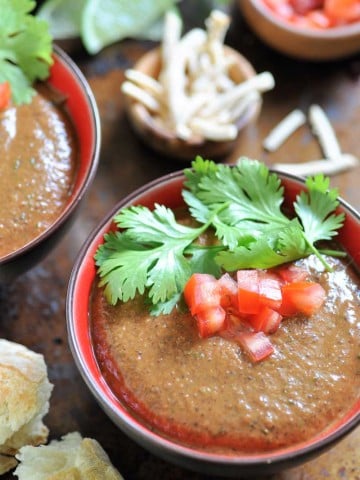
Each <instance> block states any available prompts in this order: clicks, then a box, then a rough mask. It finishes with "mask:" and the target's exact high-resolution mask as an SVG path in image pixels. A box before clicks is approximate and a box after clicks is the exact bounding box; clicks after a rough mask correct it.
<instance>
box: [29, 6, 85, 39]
mask: <svg viewBox="0 0 360 480" xmlns="http://www.w3.org/2000/svg"><path fill="white" fill-rule="evenodd" d="M86 2H87V0H47V1H46V2H44V4H43V5H42V6H41V7H40V9H39V11H38V13H37V16H38V17H40V18H42V19H43V20H46V21H47V22H48V24H49V30H50V33H51V35H52V36H53V37H54V38H55V39H59V40H60V39H66V38H74V37H79V36H80V30H81V17H82V12H83V9H84V6H85V3H86Z"/></svg>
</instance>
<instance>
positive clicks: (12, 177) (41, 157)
mask: <svg viewBox="0 0 360 480" xmlns="http://www.w3.org/2000/svg"><path fill="white" fill-rule="evenodd" d="M0 138H1V168H0V257H2V256H4V255H7V254H9V253H11V252H13V251H15V250H17V249H18V248H21V247H23V246H24V245H26V244H27V243H28V242H30V241H31V240H33V239H34V238H36V237H37V236H38V235H40V234H41V233H42V232H44V231H45V230H47V229H48V228H49V227H50V226H51V225H52V223H53V222H54V221H55V220H56V218H57V217H58V216H59V214H60V212H61V211H62V210H63V209H64V207H65V205H66V203H67V201H68V199H69V196H70V194H71V191H72V186H73V183H74V177H75V172H76V168H77V144H76V136H75V132H74V128H73V126H72V124H71V122H70V119H69V118H68V115H67V114H66V112H65V111H64V109H63V108H62V107H61V102H60V103H59V98H58V95H57V94H56V93H55V92H53V91H51V90H50V89H49V88H48V87H47V86H46V85H45V84H41V85H40V86H38V88H37V94H36V95H35V96H34V98H33V100H32V102H31V103H30V104H28V105H21V106H12V107H9V108H8V109H6V110H4V111H3V112H0Z"/></svg>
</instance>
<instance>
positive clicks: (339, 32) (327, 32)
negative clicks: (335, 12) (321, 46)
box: [240, 0, 360, 41]
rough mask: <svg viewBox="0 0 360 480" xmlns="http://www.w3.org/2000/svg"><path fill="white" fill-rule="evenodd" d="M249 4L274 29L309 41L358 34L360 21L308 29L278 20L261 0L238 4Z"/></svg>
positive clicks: (243, 0)
mask: <svg viewBox="0 0 360 480" xmlns="http://www.w3.org/2000/svg"><path fill="white" fill-rule="evenodd" d="M244 2H245V3H247V2H248V3H249V4H251V6H252V7H253V8H254V9H255V10H257V12H258V14H260V15H261V16H262V17H264V18H266V19H267V20H268V21H269V22H271V23H272V24H274V25H275V26H276V27H278V28H279V29H282V30H286V31H287V32H288V33H290V34H298V35H302V36H304V37H309V38H311V39H314V40H315V39H317V40H334V41H335V40H339V39H345V38H347V37H350V38H351V37H353V36H354V35H359V34H360V20H359V21H357V22H353V23H349V24H346V25H339V26H336V27H332V28H327V29H323V30H320V29H319V30H317V29H315V28H314V29H310V28H306V27H303V26H297V25H292V24H291V23H289V22H286V21H285V20H281V19H279V18H278V17H277V16H276V15H275V14H274V13H273V12H272V11H271V10H270V8H268V7H267V6H266V5H265V4H264V3H263V2H262V0H240V4H241V5H242V4H244Z"/></svg>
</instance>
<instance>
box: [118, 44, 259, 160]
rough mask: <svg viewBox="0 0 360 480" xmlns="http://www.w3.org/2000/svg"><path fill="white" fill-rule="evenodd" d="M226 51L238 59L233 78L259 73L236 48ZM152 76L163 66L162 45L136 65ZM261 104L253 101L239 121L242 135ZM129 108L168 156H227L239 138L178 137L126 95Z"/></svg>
mask: <svg viewBox="0 0 360 480" xmlns="http://www.w3.org/2000/svg"><path fill="white" fill-rule="evenodd" d="M224 48H225V54H226V55H228V56H230V57H231V58H232V59H233V60H234V65H233V66H232V68H231V70H230V76H231V78H232V80H233V81H235V82H236V83H240V82H242V81H244V80H247V79H249V78H251V77H253V76H255V75H256V72H255V70H254V68H253V67H252V65H251V64H250V63H249V62H248V60H246V58H244V57H243V56H242V55H241V54H240V53H239V52H237V51H236V50H234V49H232V48H230V47H227V46H225V47H224ZM133 68H134V69H135V70H139V71H140V72H142V73H146V74H147V75H149V76H150V77H153V78H157V77H158V75H159V72H160V69H161V56H160V50H159V49H158V48H156V49H154V50H151V51H149V52H147V53H146V54H145V55H143V56H142V57H141V58H140V60H138V62H137V63H136V64H135V65H134V67H133ZM260 108H261V101H259V102H255V103H253V104H251V105H250V106H249V107H248V108H247V109H246V111H245V113H244V114H243V115H242V116H241V117H240V118H239V120H238V122H237V125H236V126H237V129H238V132H239V135H241V131H242V130H243V129H244V128H245V127H246V125H248V124H249V123H250V122H252V121H255V119H256V118H257V116H258V114H259V112H260ZM125 109H126V112H127V114H128V118H129V120H130V123H131V124H132V126H133V128H134V130H135V132H136V133H137V134H138V136H139V137H140V138H141V139H142V140H143V142H144V143H145V144H147V145H148V146H150V147H151V148H153V149H154V150H155V151H157V152H159V153H160V154H162V155H166V156H167V157H172V158H177V159H179V160H193V159H194V158H195V157H196V155H202V156H203V157H206V158H219V157H224V156H225V155H227V154H228V153H230V152H231V150H232V149H233V148H234V146H235V144H236V142H237V141H238V138H236V139H235V140H231V141H211V140H204V139H203V138H200V137H199V136H197V137H195V136H194V137H193V138H191V139H189V140H186V141H185V140H182V139H180V138H178V137H177V136H176V135H175V133H174V132H172V131H171V130H165V129H163V128H160V127H159V125H158V123H157V122H155V121H154V119H153V117H152V116H151V114H150V113H149V111H148V110H147V109H146V108H145V107H144V106H143V105H142V104H141V103H140V102H138V101H135V100H133V99H130V98H128V97H127V96H125Z"/></svg>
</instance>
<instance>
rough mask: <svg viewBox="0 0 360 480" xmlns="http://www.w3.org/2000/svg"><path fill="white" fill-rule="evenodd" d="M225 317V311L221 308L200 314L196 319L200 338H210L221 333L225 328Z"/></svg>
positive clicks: (210, 309)
mask: <svg viewBox="0 0 360 480" xmlns="http://www.w3.org/2000/svg"><path fill="white" fill-rule="evenodd" d="M225 317H226V313H225V310H224V309H223V308H222V307H220V306H216V307H210V308H208V309H206V310H202V311H200V312H198V313H197V314H196V315H195V319H196V323H197V327H198V332H199V335H200V337H201V338H206V337H210V336H211V335H214V334H215V333H217V332H219V331H220V330H221V329H222V328H223V325H224V321H225Z"/></svg>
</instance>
